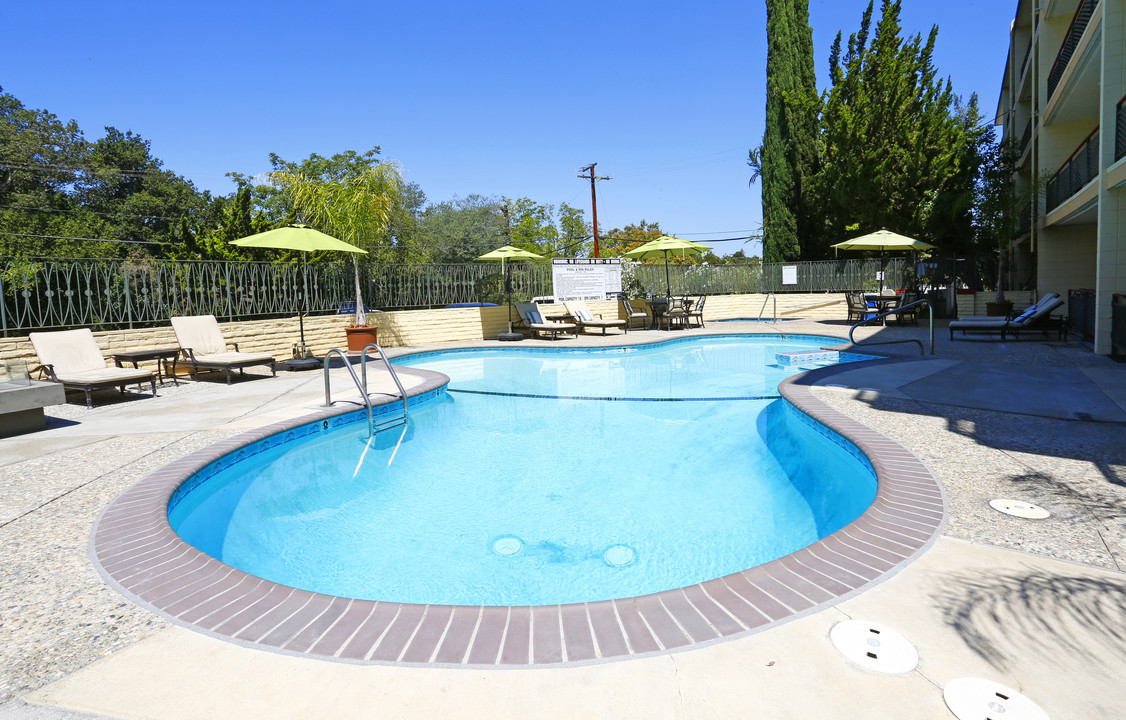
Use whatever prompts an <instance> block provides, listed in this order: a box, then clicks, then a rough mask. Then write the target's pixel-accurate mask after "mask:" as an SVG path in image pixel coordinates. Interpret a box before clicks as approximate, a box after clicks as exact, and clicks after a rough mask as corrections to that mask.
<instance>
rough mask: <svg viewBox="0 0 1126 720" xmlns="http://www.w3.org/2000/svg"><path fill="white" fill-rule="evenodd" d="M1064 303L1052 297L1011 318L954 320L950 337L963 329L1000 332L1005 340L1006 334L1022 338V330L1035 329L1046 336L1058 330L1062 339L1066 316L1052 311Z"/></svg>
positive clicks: (1065, 327)
mask: <svg viewBox="0 0 1126 720" xmlns="http://www.w3.org/2000/svg"><path fill="white" fill-rule="evenodd" d="M1061 305H1063V300H1060V299H1059V297H1058V296H1057V297H1054V298H1050V299H1048V300H1046V301H1041V302H1037V303H1036V304H1035V305H1033V306H1032V308H1031V309H1032V312H1031V313H1030V312H1029V311H1028V310H1025V311H1024V312H1023V313H1021V314H1020V315H1018V316H1017V317H1015V318H1013V319H1009V318H1001V317H997V318H993V320H992V321H990V320H989V319H988V318H979V319H975V320H970V319H968V318H967V319H965V320H952V321H951V322H950V339H951V340H953V339H954V331H955V330H961V331H962V335H963V336H965V334H966V333H971V332H973V333H1000V334H1001V339H1002V340H1004V339H1005V336H1006V335H1012V336H1013V337H1015V338H1018V339H1019V338H1020V334H1021V332H1027V331H1030V330H1035V331H1038V332H1042V333H1044V337H1048V332H1049V331H1051V330H1057V331H1058V332H1059V338H1060V339H1061V340H1062V339H1063V335H1064V332H1066V330H1067V324H1066V322H1065V321H1064V318H1062V317H1060V318H1053V317H1052V311H1053V310H1055V309H1056V308H1058V307H1060V306H1061Z"/></svg>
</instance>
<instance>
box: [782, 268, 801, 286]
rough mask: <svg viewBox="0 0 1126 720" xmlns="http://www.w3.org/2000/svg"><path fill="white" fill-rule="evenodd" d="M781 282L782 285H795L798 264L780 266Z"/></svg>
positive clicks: (796, 282)
mask: <svg viewBox="0 0 1126 720" xmlns="http://www.w3.org/2000/svg"><path fill="white" fill-rule="evenodd" d="M782 284H783V285H797V284H798V266H797V265H783V266H782Z"/></svg>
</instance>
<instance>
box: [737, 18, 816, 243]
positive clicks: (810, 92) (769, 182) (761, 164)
mask: <svg viewBox="0 0 1126 720" xmlns="http://www.w3.org/2000/svg"><path fill="white" fill-rule="evenodd" d="M766 39H767V54H766V131H765V133H764V135H763V141H762V147H761V148H760V149H759V150H758V154H757V157H756V154H755V153H754V152H752V154H751V155H752V158H751V164H752V165H753V166H756V169H757V171H758V174H759V175H761V177H762V224H763V260H765V261H766V262H780V261H783V260H797V259H799V258H805V259H808V258H810V257H812V256H813V255H811V253H813V252H815V250H816V245H817V244H816V241H815V236H816V235H817V234H818V233H817V226H818V224H817V222H816V221H815V219H814V218H812V217H811V215H810V212H809V210H808V208H809V206H810V203H809V202H808V201H807V200H808V199H807V198H806V192H807V185H808V180H809V178H811V177H812V176H813V175H814V174H815V172H816V166H817V128H818V114H819V111H820V102H819V100H818V96H817V79H816V76H815V74H814V66H813V31H812V30H811V29H810V27H809V1H808V0H766Z"/></svg>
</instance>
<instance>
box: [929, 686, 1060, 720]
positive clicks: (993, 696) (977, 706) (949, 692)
mask: <svg viewBox="0 0 1126 720" xmlns="http://www.w3.org/2000/svg"><path fill="white" fill-rule="evenodd" d="M942 699H943V700H945V701H946V707H948V708H950V712H952V713H954V715H955V716H956V717H957V718H958V720H1001V718H1004V719H1005V720H1048V714H1047V713H1046V712H1044V711H1043V710H1041V709H1040V708H1039V707H1037V705H1036V703H1034V702H1032V701H1031V700H1029V699H1028V698H1027V697H1025V696H1024V695H1021V694H1020V693H1018V692H1017V691H1016V690H1013V689H1012V688H1008V687H1005V686H1004V685H1002V684H1000V683H995V682H991V681H989V680H982V679H980V678H958V679H957V680H951V681H950V682H948V683H947V684H946V687H944V688H943V689H942Z"/></svg>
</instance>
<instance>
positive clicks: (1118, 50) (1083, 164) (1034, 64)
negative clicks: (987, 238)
mask: <svg viewBox="0 0 1126 720" xmlns="http://www.w3.org/2000/svg"><path fill="white" fill-rule="evenodd" d="M997 124H998V125H1002V126H1003V127H1004V134H1005V136H1006V137H1010V138H1014V139H1016V140H1017V141H1018V143H1019V146H1020V147H1021V148H1022V150H1021V158H1020V164H1019V169H1018V171H1017V175H1016V178H1015V179H1014V182H1016V184H1017V187H1018V190H1019V191H1020V194H1021V196H1023V197H1024V198H1026V200H1027V204H1026V205H1025V207H1024V210H1023V211H1022V212H1021V215H1020V217H1021V222H1019V223H1018V229H1017V232H1016V237H1015V238H1014V239H1013V241H1012V245H1011V246H1010V255H1009V260H1010V263H1009V267H1010V276H1009V281H1010V285H1009V286H1010V287H1022V286H1031V287H1034V288H1035V289H1036V290H1038V291H1039V292H1040V293H1045V292H1057V293H1059V294H1060V295H1061V296H1062V297H1065V298H1067V299H1068V305H1067V309H1068V317H1069V321H1070V324H1071V327H1072V329H1073V331H1074V332H1078V333H1082V334H1083V335H1085V336H1087V337H1089V338H1091V339H1092V340H1093V342H1094V349H1095V352H1096V353H1100V354H1111V353H1117V354H1126V0H1019V1H1018V4H1017V11H1016V16H1015V18H1014V19H1013V23H1012V31H1011V34H1010V40H1009V58H1008V63H1007V65H1006V67H1005V76H1004V80H1003V82H1002V86H1001V97H1000V102H999V104H998V108H997Z"/></svg>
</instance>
